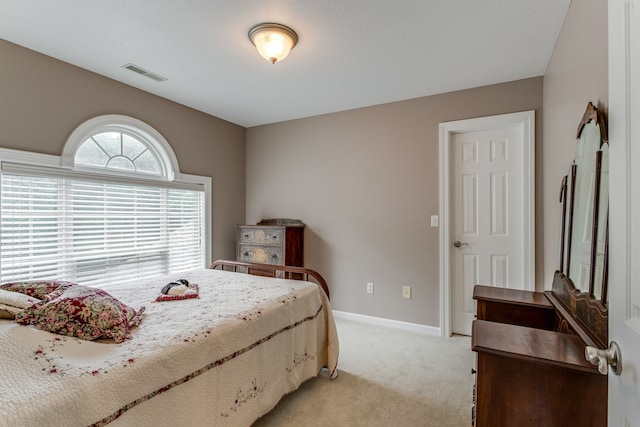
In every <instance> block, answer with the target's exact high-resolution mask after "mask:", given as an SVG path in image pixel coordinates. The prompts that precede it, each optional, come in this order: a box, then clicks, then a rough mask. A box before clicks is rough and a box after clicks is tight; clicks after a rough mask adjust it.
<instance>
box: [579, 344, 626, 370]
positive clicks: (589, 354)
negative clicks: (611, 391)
mask: <svg viewBox="0 0 640 427" xmlns="http://www.w3.org/2000/svg"><path fill="white" fill-rule="evenodd" d="M584 357H585V358H586V359H587V360H588V361H589V362H591V364H592V365H596V366H597V367H598V372H600V373H601V374H602V375H607V371H608V369H607V367H608V365H611V370H612V371H613V373H614V374H616V375H620V373H621V372H622V357H621V356H620V347H618V344H617V343H616V342H615V341H611V344H609V348H606V349H604V350H601V349H599V348H595V347H591V346H589V345H588V346H586V347H585V349H584Z"/></svg>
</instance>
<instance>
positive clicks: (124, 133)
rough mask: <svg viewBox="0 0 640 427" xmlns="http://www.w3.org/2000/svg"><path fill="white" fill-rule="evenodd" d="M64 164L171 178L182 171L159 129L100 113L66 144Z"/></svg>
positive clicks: (80, 127) (77, 129)
mask: <svg viewBox="0 0 640 427" xmlns="http://www.w3.org/2000/svg"><path fill="white" fill-rule="evenodd" d="M62 165H63V166H66V167H72V168H74V169H77V170H82V169H86V170H91V169H93V170H94V171H100V170H101V171H102V172H107V173H113V174H133V175H134V176H142V175H147V176H148V177H155V178H159V179H164V180H169V181H171V180H174V179H177V175H176V174H177V173H178V172H179V171H178V161H177V159H176V156H175V154H174V153H173V150H172V149H171V146H170V145H169V143H168V142H167V140H166V139H165V138H164V137H163V136H162V135H161V134H160V133H159V132H158V131H156V130H155V129H154V128H153V127H151V126H149V125H148V124H146V123H145V122H143V121H141V120H137V119H134V118H132V117H127V116H121V115H106V116H99V117H96V118H93V119H91V120H88V121H86V122H84V123H83V124H81V125H80V126H78V127H77V128H76V129H75V130H74V131H73V133H71V135H70V136H69V138H68V139H67V142H66V143H65V145H64V148H63V150H62Z"/></svg>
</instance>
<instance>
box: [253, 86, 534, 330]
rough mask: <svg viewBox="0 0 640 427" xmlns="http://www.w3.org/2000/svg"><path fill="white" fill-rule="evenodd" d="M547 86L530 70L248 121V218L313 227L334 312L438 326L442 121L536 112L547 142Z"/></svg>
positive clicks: (311, 243)
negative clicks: (510, 77) (498, 79)
mask: <svg viewBox="0 0 640 427" xmlns="http://www.w3.org/2000/svg"><path fill="white" fill-rule="evenodd" d="M542 84H543V82H542V78H541V77H539V78H532V79H527V80H521V81H516V82H511V83H505V84H500V85H495V86H488V87H482V88H476V89H471V90H465V91H460V92H453V93H447V94H442V95H437V96H430V97H424V98H418V99H413V100H408V101H403V102H396V103H391V104H385V105H379V106H373V107H368V108H361V109H357V110H351V111H345V112H340V113H335V114H328V115H322V116H317V117H311V118H306V119H300V120H294V121H289V122H283V123H277V124H272V125H266V126H260V127H254V128H250V129H248V130H247V164H246V167H247V223H250V224H251V223H255V222H257V221H259V220H260V219H262V218H270V217H288V218H296V219H300V220H302V221H303V222H304V223H305V224H307V230H306V233H305V265H306V266H308V267H311V268H314V269H317V270H318V271H320V272H321V273H322V274H323V275H324V276H325V278H326V279H327V281H328V283H329V286H330V288H331V300H332V305H333V308H334V309H336V310H341V311H347V312H352V313H358V314H363V315H370V316H376V317H382V318H388V319H395V320H401V321H407V322H412V323H418V324H423V325H430V326H439V267H438V263H439V253H438V229H437V228H431V227H430V225H429V223H430V216H431V215H435V214H438V144H439V141H438V125H439V123H440V122H446V121H452V120H460V119H467V118H473V117H480V116H490V115H495V114H503V113H511V112H516V111H526V110H536V114H537V123H536V128H537V129H536V132H537V135H538V137H537V141H536V144H537V146H539V147H541V146H542V141H541V137H540V136H541V135H542V127H541V125H542V114H541V109H542ZM536 157H538V154H536ZM538 163H539V164H541V162H538ZM537 173H538V177H539V178H541V177H542V173H541V169H540V168H538V171H537ZM537 181H538V184H540V183H541V181H540V179H538V180H537ZM539 235H541V234H539ZM367 282H373V283H374V284H375V293H374V294H373V295H369V294H367V293H366V291H365V288H366V283H367ZM402 285H411V286H412V288H413V289H412V290H413V297H412V299H410V300H407V299H403V298H402V292H401V286H402Z"/></svg>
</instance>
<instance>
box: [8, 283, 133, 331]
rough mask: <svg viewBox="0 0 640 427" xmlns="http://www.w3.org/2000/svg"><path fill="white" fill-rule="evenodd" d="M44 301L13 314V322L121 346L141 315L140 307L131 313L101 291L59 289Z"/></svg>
mask: <svg viewBox="0 0 640 427" xmlns="http://www.w3.org/2000/svg"><path fill="white" fill-rule="evenodd" d="M47 299H48V301H42V303H40V304H36V305H34V306H31V307H28V308H26V309H24V310H23V311H21V312H20V313H18V314H16V322H18V323H19V324H22V325H34V326H35V327H36V328H38V329H41V330H43V331H48V332H53V333H56V334H61V335H69V336H74V337H78V338H80V339H84V340H95V339H98V338H112V339H113V341H114V342H116V343H121V342H123V341H125V340H126V339H129V338H131V328H132V327H134V326H136V325H137V324H139V323H140V321H141V320H142V312H143V311H144V307H141V308H140V309H139V310H137V311H136V310H134V309H133V308H131V307H129V306H127V305H125V304H123V303H122V302H120V301H118V300H117V299H115V298H114V297H112V296H111V295H109V293H107V292H105V291H103V290H102V289H98V288H89V287H86V286H80V285H75V286H70V287H66V288H63V289H59V290H57V291H55V292H53V293H52V294H50V295H49V296H48V298H47Z"/></svg>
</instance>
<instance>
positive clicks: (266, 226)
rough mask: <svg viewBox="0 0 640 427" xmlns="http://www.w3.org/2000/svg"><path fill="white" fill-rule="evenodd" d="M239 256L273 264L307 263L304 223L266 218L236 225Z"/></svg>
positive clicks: (237, 252)
mask: <svg viewBox="0 0 640 427" xmlns="http://www.w3.org/2000/svg"><path fill="white" fill-rule="evenodd" d="M236 234H237V236H236V242H237V248H236V259H237V260H238V261H244V262H257V263H261V264H273V265H293V266H297V267H303V266H304V252H303V249H304V224H303V223H302V222H300V221H297V220H286V219H272V220H263V221H260V222H259V223H258V225H239V226H237V228H236Z"/></svg>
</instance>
